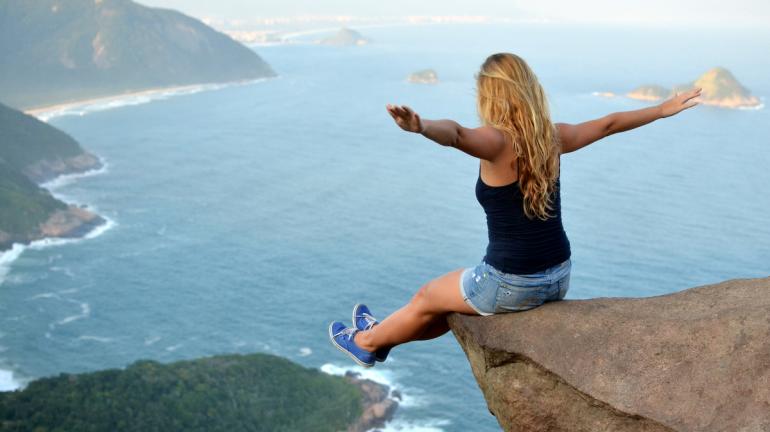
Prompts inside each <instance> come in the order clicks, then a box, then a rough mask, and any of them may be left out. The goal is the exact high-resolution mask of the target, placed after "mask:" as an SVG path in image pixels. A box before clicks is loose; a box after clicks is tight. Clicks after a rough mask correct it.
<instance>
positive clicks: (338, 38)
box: [319, 27, 371, 46]
mask: <svg viewBox="0 0 770 432" xmlns="http://www.w3.org/2000/svg"><path fill="white" fill-rule="evenodd" d="M370 42H371V41H370V40H369V39H368V38H365V37H364V36H362V35H361V33H359V32H357V31H355V30H353V29H350V28H347V27H343V28H341V29H340V30H339V31H338V32H337V33H335V34H333V35H331V36H328V37H325V38H323V39H321V41H320V42H319V43H320V44H321V45H341V46H349V45H366V44H368V43H370Z"/></svg>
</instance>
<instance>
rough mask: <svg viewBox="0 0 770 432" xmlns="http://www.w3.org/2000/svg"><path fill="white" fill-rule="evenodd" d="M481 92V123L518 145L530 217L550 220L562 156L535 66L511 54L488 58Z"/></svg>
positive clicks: (481, 76) (481, 75) (479, 79)
mask: <svg viewBox="0 0 770 432" xmlns="http://www.w3.org/2000/svg"><path fill="white" fill-rule="evenodd" d="M476 87H477V92H478V97H477V99H476V103H477V110H478V115H479V119H480V120H481V123H482V124H483V125H488V126H492V127H494V128H496V129H499V130H500V131H502V132H503V133H504V134H505V135H507V137H508V138H510V142H512V143H513V150H514V152H515V154H516V157H517V160H518V161H519V187H520V188H521V191H522V193H523V195H524V214H525V215H526V216H527V217H528V218H529V219H532V218H533V217H535V216H536V217H538V218H540V219H543V220H545V219H548V218H549V217H551V216H552V215H551V214H550V213H549V212H550V211H551V210H553V202H552V200H553V198H552V193H553V191H554V189H555V188H556V180H557V178H558V176H559V154H560V153H561V151H560V150H559V145H558V142H557V139H558V137H557V134H556V130H555V127H554V125H553V123H551V115H550V112H549V110H548V101H547V100H546V97H545V92H544V91H543V87H542V86H541V85H540V82H539V81H538V79H537V77H536V76H535V74H534V72H532V69H530V68H529V65H527V63H526V62H525V61H524V60H523V59H522V58H521V57H519V56H517V55H515V54H510V53H497V54H493V55H491V56H489V57H487V59H486V60H485V61H484V64H482V65H481V70H480V71H479V73H478V74H477V76H476ZM511 168H513V166H511Z"/></svg>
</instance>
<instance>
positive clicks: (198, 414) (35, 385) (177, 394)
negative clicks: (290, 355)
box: [0, 353, 398, 432]
mask: <svg viewBox="0 0 770 432" xmlns="http://www.w3.org/2000/svg"><path fill="white" fill-rule="evenodd" d="M393 393H395V392H393ZM394 398H398V395H392V397H391V391H390V389H389V388H388V386H385V385H382V384H379V383H376V382H374V381H371V380H368V379H362V378H360V377H358V376H355V375H350V374H349V375H346V376H344V377H340V376H333V375H329V374H326V373H323V372H321V371H319V370H317V369H309V368H305V367H302V366H300V365H298V364H296V363H293V362H291V361H289V360H288V359H285V358H282V357H278V356H274V355H270V354H263V353H256V354H248V355H240V354H231V355H218V356H214V357H205V358H200V359H196V360H182V361H177V362H174V363H168V364H163V363H158V362H156V361H152V360H139V361H136V362H134V363H133V364H131V365H129V366H128V367H126V368H125V369H122V370H121V369H108V370H102V371H97V372H88V373H81V374H69V373H62V374H59V375H58V376H54V377H48V378H41V379H38V380H35V381H32V382H31V383H29V384H28V385H27V387H26V388H25V389H23V390H16V391H12V392H0V429H2V430H9V431H10V430H14V431H17V430H18V431H58V430H61V431H86V430H89V431H91V430H99V431H113V430H119V431H151V430H154V431H166V432H177V431H178V432H195V431H200V432H217V431H228V432H229V431H246V430H250V431H251V430H256V431H286V432H288V431H309V430H312V431H319V432H324V431H328V432H336V431H345V430H347V431H348V432H364V431H367V430H372V429H374V428H381V427H383V426H384V425H385V423H386V422H387V421H388V420H390V419H391V417H392V416H393V413H394V411H395V410H396V408H397V406H398V402H396V400H395V399H394Z"/></svg>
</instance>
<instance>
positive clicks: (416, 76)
mask: <svg viewBox="0 0 770 432" xmlns="http://www.w3.org/2000/svg"><path fill="white" fill-rule="evenodd" d="M406 81H407V82H410V83H414V84H438V74H437V73H436V71H435V70H433V69H423V70H419V71H417V72H414V73H411V74H409V76H408V77H406Z"/></svg>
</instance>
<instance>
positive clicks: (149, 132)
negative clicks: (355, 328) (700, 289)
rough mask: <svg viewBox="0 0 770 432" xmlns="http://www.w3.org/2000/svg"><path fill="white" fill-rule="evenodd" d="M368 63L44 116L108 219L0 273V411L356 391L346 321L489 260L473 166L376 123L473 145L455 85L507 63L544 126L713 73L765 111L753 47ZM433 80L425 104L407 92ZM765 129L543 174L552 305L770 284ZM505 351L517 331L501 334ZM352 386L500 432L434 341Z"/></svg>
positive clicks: (626, 138) (347, 50)
mask: <svg viewBox="0 0 770 432" xmlns="http://www.w3.org/2000/svg"><path fill="white" fill-rule="evenodd" d="M361 31H362V33H364V35H365V36H367V37H370V38H371V39H372V43H371V44H369V45H365V46H355V47H333V46H322V45H317V44H313V43H310V41H311V40H312V39H313V36H312V35H306V36H304V37H302V38H298V39H295V43H292V44H283V45H271V46H257V47H255V48H254V49H255V50H256V51H257V52H258V53H259V54H260V55H261V56H262V57H263V58H264V59H265V60H267V62H268V63H270V64H271V66H272V67H273V68H274V69H275V70H276V71H277V72H278V74H279V75H280V76H279V77H278V78H274V79H268V80H259V81H255V82H250V83H246V84H239V85H224V86H202V87H201V88H200V90H201V91H197V92H195V91H184V92H180V94H175V93H173V92H171V93H169V94H163V95H160V96H151V97H146V96H143V97H142V98H141V99H137V98H131V97H126V98H124V99H120V100H117V101H113V102H110V103H102V104H93V105H90V106H87V107H81V108H72V109H68V110H63V111H59V112H56V113H53V114H51V115H46V116H45V117H44V118H45V119H46V120H47V121H48V122H49V123H50V124H52V125H54V126H56V127H58V128H60V129H62V130H64V131H66V132H67V133H69V134H71V135H72V136H73V137H74V138H75V139H76V140H78V141H79V142H80V143H81V144H82V145H83V147H84V148H86V149H87V150H89V151H91V152H93V153H95V154H97V155H99V156H100V157H101V158H103V160H104V161H105V163H106V168H104V169H102V170H100V171H99V172H96V173H88V174H86V175H75V176H68V177H65V178H60V179H57V180H55V181H54V182H52V183H49V184H48V185H47V186H48V187H50V188H51V189H52V191H53V192H54V194H55V195H57V196H59V197H61V198H63V199H65V200H67V201H70V202H77V203H82V204H87V205H88V206H89V207H90V208H93V209H94V210H96V211H97V212H98V213H100V214H101V215H103V216H105V217H106V218H108V219H109V221H110V222H109V225H108V226H106V227H105V228H104V229H101V230H99V231H98V232H95V233H92V234H91V235H89V236H88V237H89V238H86V239H79V240H66V241H62V240H54V241H43V242H37V243H35V244H34V245H33V246H31V247H25V248H22V247H17V248H16V249H14V250H13V251H10V252H6V253H5V254H4V255H2V257H0V389H3V390H9V389H12V388H15V387H17V386H20V385H24V383H25V382H27V381H29V380H30V379H34V378H38V377H43V376H49V375H55V374H58V373H60V372H84V371H92V370H98V369H105V368H116V367H124V366H126V365H128V364H130V363H132V362H134V361H135V360H138V359H155V360H159V361H163V362H168V361H174V360H179V359H189V358H196V357H202V356H209V355H214V354H221V353H250V352H256V351H259V352H268V353H273V354H277V355H281V356H285V357H288V358H290V359H292V360H294V361H296V362H298V363H300V364H303V365H305V366H309V367H316V368H321V369H323V370H324V371H327V372H329V373H341V372H343V371H345V370H359V371H360V370H361V369H360V368H358V367H354V365H353V362H352V361H350V360H349V359H348V358H347V357H346V356H344V354H342V353H340V352H339V351H337V350H336V349H335V348H334V347H332V346H331V344H330V343H329V341H328V338H327V326H328V323H329V322H330V321H332V320H346V321H347V320H349V319H350V318H349V317H350V311H351V308H352V307H353V305H354V304H355V303H357V302H365V303H367V304H368V305H369V306H370V307H371V308H372V310H373V312H374V314H375V315H376V316H378V317H384V316H386V315H387V314H388V313H390V312H393V311H395V310H396V309H397V308H399V307H400V306H401V305H402V304H403V303H405V302H407V301H408V300H409V298H410V297H411V296H412V294H413V293H414V292H415V291H416V290H417V289H418V288H419V287H420V286H421V285H422V284H424V283H425V282H427V281H429V280H430V279H432V278H435V277H437V276H440V275H442V274H443V273H446V272H449V271H452V270H454V269H456V268H460V267H468V266H473V265H475V264H477V263H478V262H479V261H480V260H481V258H482V257H483V255H484V248H485V246H486V227H485V222H484V214H483V211H482V209H481V207H480V206H479V204H478V202H476V200H475V196H474V185H475V181H476V176H477V172H478V162H477V161H476V160H474V159H473V158H471V157H469V156H467V155H464V154H462V153H460V152H458V151H456V150H454V149H451V148H446V147H441V146H439V145H437V144H435V143H433V142H431V141H428V140H426V139H424V138H422V137H420V136H418V135H414V134H407V133H405V132H403V131H401V130H400V129H399V128H398V127H397V126H395V124H394V123H393V121H392V119H391V118H390V116H389V115H388V114H387V112H386V111H385V105H386V104H388V103H393V104H407V105H409V106H411V107H412V108H414V109H415V110H416V111H417V112H418V113H419V114H421V115H422V116H423V117H425V118H431V119H436V118H451V119H455V120H457V121H459V122H460V123H462V124H464V125H466V126H474V127H475V126H477V125H478V121H477V118H476V114H475V105H474V97H475V93H474V92H475V90H474V78H473V76H474V73H475V72H476V71H477V69H478V67H479V65H480V64H481V63H482V62H483V60H484V58H485V57H486V56H487V55H489V54H492V53H494V52H497V51H510V52H514V53H517V54H519V55H521V56H522V57H523V58H525V59H526V60H527V61H528V62H529V64H530V66H532V68H533V69H534V71H535V72H536V73H537V74H538V76H539V77H540V80H541V82H542V84H543V86H544V88H545V89H546V92H547V95H548V97H549V100H550V103H551V112H552V114H553V118H554V120H555V121H564V122H572V123H577V122H581V121H586V120H590V119H593V118H596V117H600V116H603V115H605V114H608V113H610V112H613V111H623V110H631V109H637V108H641V107H645V106H648V105H647V103H645V102H640V101H636V100H631V99H627V98H623V97H616V98H604V97H599V96H596V95H594V94H593V93H594V92H603V91H612V92H616V93H621V94H622V93H624V92H627V91H630V90H631V89H632V88H634V87H636V86H637V85H641V84H648V83H658V84H662V85H666V86H671V85H674V84H678V83H682V82H687V81H691V80H694V79H695V78H696V77H698V76H699V75H700V74H702V73H703V72H705V71H706V70H708V69H709V68H711V67H714V66H723V67H726V68H728V69H729V70H731V71H732V72H733V73H734V74H735V76H736V77H737V78H738V79H739V80H740V81H741V82H742V83H743V84H744V85H745V86H746V87H748V88H749V89H751V90H752V92H753V93H754V94H755V95H758V96H760V97H763V100H764V98H766V97H767V95H770V81H769V80H768V75H767V71H768V70H770V58H768V57H767V56H766V55H765V54H766V53H767V52H770V37H767V36H768V35H767V34H759V33H758V31H756V30H754V31H738V30H735V31H729V30H717V29H714V30H699V31H693V30H684V29H683V30H661V29H655V30H651V29H633V28H622V29H621V28H598V27H597V28H588V27H567V26H556V25H553V24H525V23H520V24H495V25H489V24H487V25H479V24H451V25H423V26H394V27H379V28H368V29H361ZM424 68H434V69H435V70H436V71H437V73H438V76H439V80H440V83H439V84H437V85H415V84H409V83H407V82H406V80H405V78H406V76H407V75H408V74H409V73H411V72H414V71H417V70H420V69H424ZM769 143H770V113H769V112H768V108H767V107H763V108H760V109H752V110H727V109H720V108H715V107H709V106H698V107H696V108H693V109H690V110H687V111H684V112H683V113H681V114H679V115H678V116H675V117H672V118H667V119H661V120H658V121H657V122H654V123H652V124H650V125H648V126H645V127H642V128H640V129H636V130H633V131H630V132H626V133H622V134H617V135H613V136H611V137H608V138H607V139H605V140H603V141H600V142H598V143H595V144H593V145H591V146H589V147H588V148H586V149H584V150H581V151H578V152H576V153H571V154H567V155H565V156H564V157H563V159H562V168H561V172H562V203H563V221H564V225H565V229H566V231H567V234H568V236H569V239H570V242H571V246H572V261H573V273H572V279H571V288H570V291H569V293H568V294H567V298H568V299H588V298H593V297H603V296H620V297H641V296H654V295H661V294H666V293H671V292H675V291H679V290H682V289H686V288H689V287H694V286H698V285H704V284H710V283H716V282H720V281H723V280H726V279H733V278H752V277H762V276H768V275H770V226H768V223H767V215H768V214H770V199H769V198H768V194H767V192H766V190H765V188H766V186H767V185H768V184H770V170H768V168H770V147H768V144H769ZM512 331H515V330H512ZM365 374H367V375H368V376H371V377H373V378H374V379H377V380H380V381H382V382H386V383H389V384H390V385H392V386H395V387H396V388H398V389H399V390H400V391H401V392H402V393H403V394H404V397H405V400H404V402H403V404H402V405H401V407H400V408H399V410H398V411H397V414H396V418H395V419H394V421H393V422H392V423H391V424H390V425H389V426H388V430H403V431H468V430H473V431H494V430H498V429H499V427H498V425H497V423H496V421H495V420H494V418H493V417H492V416H491V415H490V414H489V412H488V411H487V408H486V404H485V402H484V399H483V396H482V394H481V392H480V390H479V388H478V386H477V384H476V382H475V380H474V378H473V375H472V373H471V370H470V366H469V365H468V362H467V360H466V358H465V355H464V354H463V352H462V350H461V349H460V347H459V345H458V344H457V342H456V341H455V339H454V338H453V336H452V335H451V333H450V334H447V335H445V336H443V337H441V338H439V339H436V340H433V341H427V342H416V343H411V344H407V345H404V346H402V347H399V348H397V349H395V350H394V351H393V353H392V354H391V357H390V358H389V360H388V362H386V363H384V364H378V365H377V366H376V367H375V368H373V369H369V370H366V371H365Z"/></svg>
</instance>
